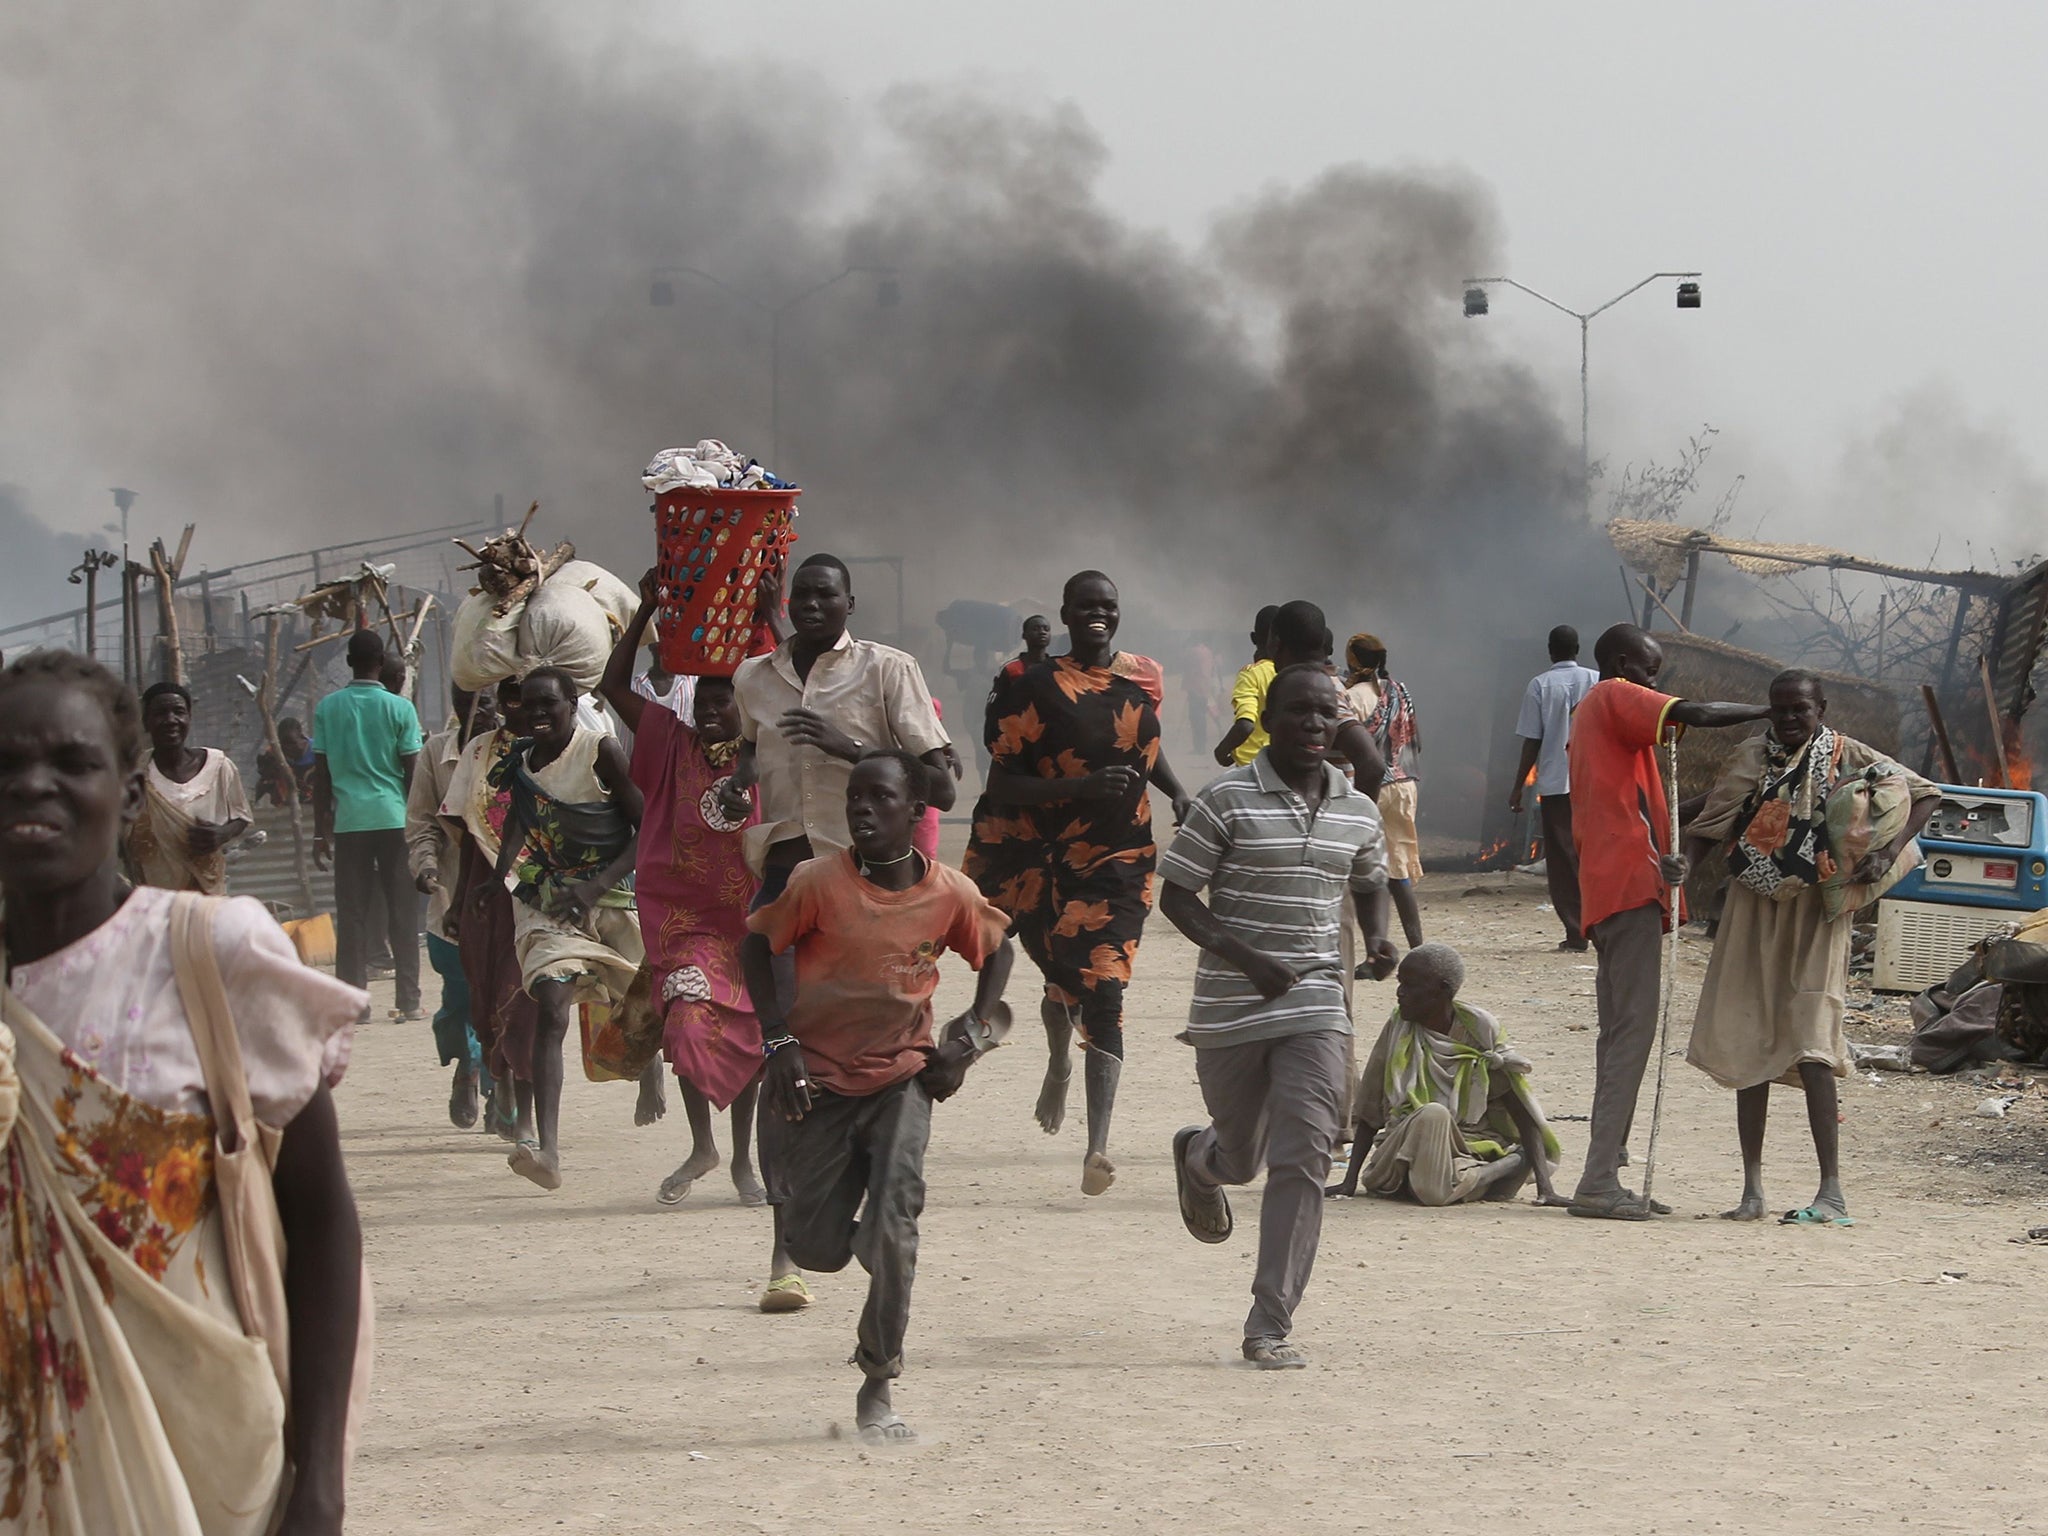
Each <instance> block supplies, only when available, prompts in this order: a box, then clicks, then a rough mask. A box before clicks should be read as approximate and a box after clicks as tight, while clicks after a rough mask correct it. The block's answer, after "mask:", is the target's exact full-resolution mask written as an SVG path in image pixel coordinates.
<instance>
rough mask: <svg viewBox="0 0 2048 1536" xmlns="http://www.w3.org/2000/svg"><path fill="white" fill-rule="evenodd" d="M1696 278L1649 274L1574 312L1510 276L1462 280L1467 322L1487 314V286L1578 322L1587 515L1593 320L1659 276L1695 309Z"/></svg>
mask: <svg viewBox="0 0 2048 1536" xmlns="http://www.w3.org/2000/svg"><path fill="white" fill-rule="evenodd" d="M1699 276H1700V274H1699V273H1697V272H1652V273H1651V274H1650V275H1649V276H1648V277H1646V278H1644V279H1643V280H1642V281H1641V282H1639V283H1636V284H1634V285H1632V286H1631V287H1627V288H1624V289H1622V291H1621V292H1620V293H1617V294H1616V295H1615V296H1614V297H1613V298H1611V299H1609V300H1608V301H1607V302H1606V303H1605V304H1601V305H1597V306H1595V307H1594V308H1592V309H1588V310H1583V311H1581V310H1576V309H1573V308H1572V307H1571V306H1570V305H1568V304H1560V303H1558V302H1557V300H1555V299H1553V298H1552V297H1551V296H1550V295H1549V294H1547V293H1538V292H1537V291H1536V290H1535V289H1534V288H1531V287H1530V286H1529V285H1528V284H1527V283H1518V282H1516V281H1515V280H1514V279H1513V278H1512V277H1468V278H1466V279H1465V314H1466V317H1467V318H1468V319H1476V318H1478V317H1479V316H1481V315H1484V314H1485V313H1486V309H1487V305H1486V290H1487V288H1488V286H1489V285H1491V284H1494V283H1499V284H1502V285H1504V286H1506V287H1509V288H1518V289H1520V290H1521V291H1522V292H1523V293H1526V294H1528V295H1529V297H1530V298H1532V299H1536V300H1539V301H1541V302H1542V303H1545V304H1548V305H1549V306H1550V307H1551V308H1552V309H1555V310H1559V311H1561V312H1562V313H1564V314H1567V315H1570V316H1571V317H1572V318H1573V319H1574V320H1576V321H1578V322H1579V486H1580V495H1581V496H1582V497H1583V498H1584V505H1585V508H1586V510H1587V511H1588V512H1589V513H1590V512H1591V511H1592V504H1593V458H1592V444H1591V433H1590V431H1589V430H1588V429H1589V424H1590V418H1591V415H1592V391H1591V387H1590V383H1589V378H1588V361H1589V343H1590V339H1591V332H1592V327H1593V317H1594V316H1595V315H1601V314H1605V313H1606V312H1607V311H1608V310H1610V309H1612V308H1614V306H1615V305H1617V304H1619V303H1620V302H1621V301H1622V300H1623V299H1625V298H1627V297H1628V296H1629V295H1630V294H1632V293H1635V292H1637V291H1639V290H1641V289H1644V288H1647V287H1649V286H1650V284H1652V283H1654V282H1656V281H1657V279H1659V278H1660V277H1675V278H1679V279H1681V281H1680V283H1679V285H1678V307H1679V308H1680V309H1698V308H1699V307H1700V285H1699V282H1698V279H1699Z"/></svg>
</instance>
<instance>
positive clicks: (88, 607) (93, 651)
mask: <svg viewBox="0 0 2048 1536" xmlns="http://www.w3.org/2000/svg"><path fill="white" fill-rule="evenodd" d="M119 558H120V556H118V555H116V554H115V553H114V552H113V551H112V550H111V549H88V550H87V551H86V552H85V558H84V559H83V560H81V561H79V562H78V564H76V565H74V566H73V567H72V568H71V575H70V581H71V584H72V585H73V586H76V585H77V584H78V583H79V582H84V583H85V654H86V655H88V656H90V657H92V658H93V659H94V660H95V661H97V660H98V659H99V608H100V604H99V582H100V572H101V571H104V570H111V569H112V568H113V566H114V562H115V561H117V560H118V559H119Z"/></svg>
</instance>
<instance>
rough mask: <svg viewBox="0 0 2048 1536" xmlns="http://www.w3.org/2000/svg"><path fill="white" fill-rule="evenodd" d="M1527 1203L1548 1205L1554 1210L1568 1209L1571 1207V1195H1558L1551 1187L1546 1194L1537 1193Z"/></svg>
mask: <svg viewBox="0 0 2048 1536" xmlns="http://www.w3.org/2000/svg"><path fill="white" fill-rule="evenodd" d="M1529 1203H1530V1204H1531V1205H1544V1206H1549V1207H1551V1208H1552V1209H1554V1210H1560V1211H1568V1210H1570V1209H1571V1208H1572V1197H1571V1196H1570V1195H1560V1194H1559V1193H1558V1192H1557V1191H1556V1190H1554V1189H1553V1190H1552V1191H1551V1192H1550V1193H1549V1194H1547V1195H1538V1196H1537V1197H1536V1198H1535V1199H1534V1200H1532V1201H1530V1202H1529Z"/></svg>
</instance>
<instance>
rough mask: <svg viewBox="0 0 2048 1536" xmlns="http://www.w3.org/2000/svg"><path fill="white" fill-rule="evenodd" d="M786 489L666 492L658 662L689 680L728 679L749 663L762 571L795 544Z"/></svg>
mask: <svg viewBox="0 0 2048 1536" xmlns="http://www.w3.org/2000/svg"><path fill="white" fill-rule="evenodd" d="M800 494H801V493H800V492H798V491H795V490H787V491H700V490H691V489H688V488H680V489H677V490H673V491H663V492H661V493H660V494H659V495H658V496H656V497H655V500H654V519H655V524H654V526H655V538H656V540H657V541H658V543H659V546H660V558H659V559H658V560H657V561H656V569H657V570H658V571H659V573H660V574H659V580H660V583H661V608H660V610H659V619H660V623H661V664H662V666H663V667H665V668H666V669H667V670H669V671H670V672H673V673H676V674H677V675H679V676H686V677H730V676H732V674H733V673H734V672H735V671H736V670H737V669H738V667H739V664H740V663H741V662H742V661H744V660H746V656H747V645H748V641H749V639H750V637H751V636H752V634H753V628H754V602H755V598H756V595H757V594H758V592H759V589H760V584H761V573H762V572H763V571H768V570H774V569H776V568H778V567H779V566H781V565H782V564H784V562H785V559H786V557H787V556H788V554H789V548H790V546H791V545H792V544H794V543H796V499H797V497H798V496H799V495H800Z"/></svg>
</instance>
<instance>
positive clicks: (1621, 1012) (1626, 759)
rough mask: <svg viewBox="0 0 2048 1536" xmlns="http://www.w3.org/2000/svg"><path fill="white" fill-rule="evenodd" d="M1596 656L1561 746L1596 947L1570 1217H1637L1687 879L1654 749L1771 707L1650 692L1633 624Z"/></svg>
mask: <svg viewBox="0 0 2048 1536" xmlns="http://www.w3.org/2000/svg"><path fill="white" fill-rule="evenodd" d="M1593 659H1594V660H1595V661H1596V662H1598V663H1599V665H1600V681H1599V682H1597V683H1595V684H1594V685H1593V687H1592V688H1591V690H1589V691H1588V692H1587V694H1586V696H1585V698H1583V699H1581V700H1580V701H1579V706H1578V708H1577V710H1575V711H1574V712H1573V714H1572V735H1571V745H1570V749H1569V753H1570V760H1571V784H1572V841H1573V842H1574V843H1575V844H1576V845H1577V849H1578V855H1579V900H1580V905H1581V914H1580V916H1581V921H1582V922H1583V923H1584V924H1585V932H1586V937H1587V938H1589V939H1591V940H1592V941H1593V948H1594V949H1596V950H1598V951H1599V971H1598V974H1597V976H1596V978H1595V981H1594V994H1595V1003H1596V1006H1597V1008H1598V1010H1599V1018H1600V1035H1599V1040H1598V1042H1597V1044H1596V1045H1595V1048H1594V1075H1593V1123H1592V1126H1591V1129H1590V1133H1589V1134H1588V1136H1587V1141H1586V1165H1585V1169H1584V1171H1583V1172H1582V1173H1581V1174H1580V1175H1579V1187H1578V1191H1577V1193H1575V1194H1574V1195H1573V1196H1572V1202H1571V1213H1572V1214H1573V1215H1574V1216H1597V1217H1604V1218H1607V1219H1609V1220H1615V1221H1642V1220H1645V1219H1646V1218H1648V1217H1649V1216H1651V1215H1661V1214H1663V1213H1664V1212H1665V1211H1666V1210H1668V1207H1665V1206H1661V1205H1657V1204H1655V1203H1654V1202H1649V1203H1646V1202H1645V1201H1644V1200H1643V1199H1642V1198H1641V1197H1640V1196H1638V1195H1637V1194H1636V1193H1635V1192H1634V1191H1632V1190H1628V1189H1624V1188H1622V1185H1621V1174H1620V1170H1621V1159H1622V1154H1623V1150H1624V1149H1625V1148H1626V1147H1627V1145H1628V1133H1629V1127H1630V1124H1631V1123H1632V1122H1633V1121H1634V1119H1635V1113H1636V1098H1637V1095H1638V1094H1639V1093H1640V1092H1641V1090H1642V1086H1643V1069H1644V1068H1645V1067H1647V1066H1648V1065H1649V1062H1650V1052H1651V1050H1652V1049H1653V1048H1654V1047H1655V1045H1656V1040H1657V1006H1658V999H1659V993H1660V992H1661V990H1662V980H1663V944H1662V938H1663V935H1664V934H1665V933H1666V932H1667V931H1668V930H1669V928H1670V924H1671V921H1672V917H1671V912H1670V907H1671V900H1670V899H1669V897H1668V894H1667V893H1675V892H1676V890H1677V888H1678V887H1679V886H1680V885H1682V884H1684V883H1685V876H1686V863H1685V859H1684V858H1683V857H1682V856H1681V855H1680V854H1678V853H1677V852H1675V851H1674V850H1673V849H1671V847H1670V846H1669V843H1670V838H1671V828H1670V819H1671V813H1670V811H1669V809H1668V808H1667V806H1668V802H1667V801H1666V799H1665V789H1664V777H1663V771H1662V769H1660V768H1659V766H1658V763H1657V746H1658V743H1659V742H1661V741H1662V740H1663V739H1664V736H1665V733H1666V732H1667V731H1669V730H1672V729H1675V728H1683V727H1685V726H1694V725H1697V726H1722V725H1746V724H1748V723H1749V722H1751V721H1753V720H1761V719H1763V718H1765V717H1766V716H1767V715H1768V714H1769V713H1770V706H1769V705H1767V704H1700V703H1695V702H1693V701H1691V700H1688V699H1676V698H1673V697H1671V695H1669V694H1665V693H1659V692H1657V690H1656V686H1655V685H1656V681H1657V673H1658V672H1659V670H1661V669H1662V667H1663V665H1664V652H1663V649H1662V647H1660V646H1659V645H1658V644H1657V642H1656V641H1655V640H1653V639H1652V638H1651V637H1650V636H1649V635H1648V634H1647V633H1645V632H1644V631H1643V630H1641V629H1638V628H1637V627H1636V626H1635V625H1633V624H1617V625H1615V626H1614V627H1613V628H1611V629H1609V630H1608V631H1607V632H1606V633H1605V634H1603V635H1601V637H1600V639H1599V642H1598V643H1597V644H1596V645H1595V646H1594V647H1593Z"/></svg>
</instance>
